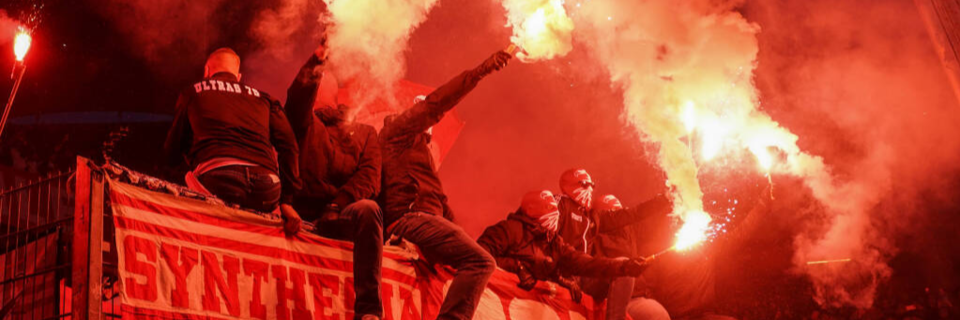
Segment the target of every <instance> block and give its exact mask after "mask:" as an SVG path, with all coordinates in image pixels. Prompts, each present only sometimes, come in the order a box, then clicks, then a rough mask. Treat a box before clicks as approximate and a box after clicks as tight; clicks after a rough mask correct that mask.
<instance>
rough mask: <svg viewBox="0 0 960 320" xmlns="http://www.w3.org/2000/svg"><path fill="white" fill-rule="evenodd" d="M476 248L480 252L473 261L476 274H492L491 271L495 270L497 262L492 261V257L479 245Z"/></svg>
mask: <svg viewBox="0 0 960 320" xmlns="http://www.w3.org/2000/svg"><path fill="white" fill-rule="evenodd" d="M477 247H478V248H479V249H480V250H478V251H477V253H476V257H475V258H474V259H473V260H474V262H473V263H472V265H473V269H475V270H477V271H478V272H482V273H486V274H492V273H493V271H495V270H497V260H495V259H493V256H492V255H490V253H489V252H487V250H484V249H483V248H482V247H480V246H479V245H478V246H477Z"/></svg>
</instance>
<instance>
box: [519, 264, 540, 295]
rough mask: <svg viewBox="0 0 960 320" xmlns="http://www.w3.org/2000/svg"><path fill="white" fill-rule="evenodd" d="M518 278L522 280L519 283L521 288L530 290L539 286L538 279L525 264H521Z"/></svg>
mask: <svg viewBox="0 0 960 320" xmlns="http://www.w3.org/2000/svg"><path fill="white" fill-rule="evenodd" d="M517 278H518V279H519V280H520V283H518V284H517V287H520V289H523V290H526V291H530V290H533V288H534V287H536V286H537V279H536V278H534V277H533V275H532V274H530V270H527V268H526V267H524V266H523V264H520V269H518V270H517Z"/></svg>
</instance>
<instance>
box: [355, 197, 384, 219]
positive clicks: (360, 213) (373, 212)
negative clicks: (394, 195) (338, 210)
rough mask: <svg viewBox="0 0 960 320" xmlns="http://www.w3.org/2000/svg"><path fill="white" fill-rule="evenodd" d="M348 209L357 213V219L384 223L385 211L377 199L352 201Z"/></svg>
mask: <svg viewBox="0 0 960 320" xmlns="http://www.w3.org/2000/svg"><path fill="white" fill-rule="evenodd" d="M347 209H348V210H349V211H351V212H352V213H353V214H354V215H355V217H356V220H357V221H360V222H362V223H376V224H378V225H383V211H382V210H380V206H379V205H377V202H376V201H373V200H369V199H363V200H360V201H357V202H354V203H351V204H350V205H349V206H347Z"/></svg>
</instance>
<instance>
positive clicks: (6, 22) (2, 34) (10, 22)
mask: <svg viewBox="0 0 960 320" xmlns="http://www.w3.org/2000/svg"><path fill="white" fill-rule="evenodd" d="M19 26H20V24H19V23H17V21H16V20H14V19H10V17H8V16H7V12H6V11H3V10H0V44H6V43H7V42H10V41H11V40H13V37H14V35H15V33H16V32H17V28H18V27H19Z"/></svg>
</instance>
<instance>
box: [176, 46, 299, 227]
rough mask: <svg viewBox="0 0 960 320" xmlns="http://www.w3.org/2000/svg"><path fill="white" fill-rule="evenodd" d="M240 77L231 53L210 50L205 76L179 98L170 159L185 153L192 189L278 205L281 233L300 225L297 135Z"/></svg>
mask: <svg viewBox="0 0 960 320" xmlns="http://www.w3.org/2000/svg"><path fill="white" fill-rule="evenodd" d="M240 76H241V75H240V56H239V55H237V53H236V52H234V51H233V50H231V49H229V48H221V49H217V50H216V51H214V52H213V53H211V54H210V56H209V57H208V58H207V63H206V66H205V67H204V74H203V77H204V78H203V80H201V81H199V82H197V83H194V84H193V85H192V86H190V87H188V88H186V89H185V90H183V91H182V92H181V93H180V97H179V98H178V99H177V107H176V115H175V116H174V119H173V126H172V127H171V128H170V131H169V132H168V134H167V139H166V142H165V143H164V150H165V151H166V154H167V159H168V161H169V162H170V164H171V165H174V166H175V165H178V164H179V163H180V162H181V161H183V160H184V158H186V161H187V164H188V165H190V166H191V167H192V168H193V171H191V172H189V173H187V177H186V180H187V186H188V187H190V188H192V189H194V190H196V191H199V192H201V193H207V194H212V195H215V196H217V197H218V198H220V199H222V200H224V201H225V202H228V203H231V204H237V205H239V206H241V207H244V208H248V209H253V210H257V211H260V212H271V211H273V210H275V209H276V208H277V207H278V204H279V208H280V214H281V216H282V217H283V218H284V220H285V223H284V231H286V232H287V233H288V234H294V233H296V232H298V231H299V229H300V216H299V215H298V214H297V212H296V210H294V209H293V206H292V204H293V195H294V194H295V193H296V192H297V191H298V190H299V189H300V174H299V165H298V164H297V158H298V148H297V141H296V138H295V137H294V135H293V130H292V129H291V128H290V123H288V122H287V117H286V115H284V114H283V107H282V106H281V105H280V102H279V101H277V100H276V99H274V98H273V97H271V96H270V95H269V94H267V93H266V92H262V91H259V90H257V89H256V88H253V87H251V86H249V85H246V84H244V83H242V82H240ZM274 150H276V151H274ZM184 156H185V157H184Z"/></svg>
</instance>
